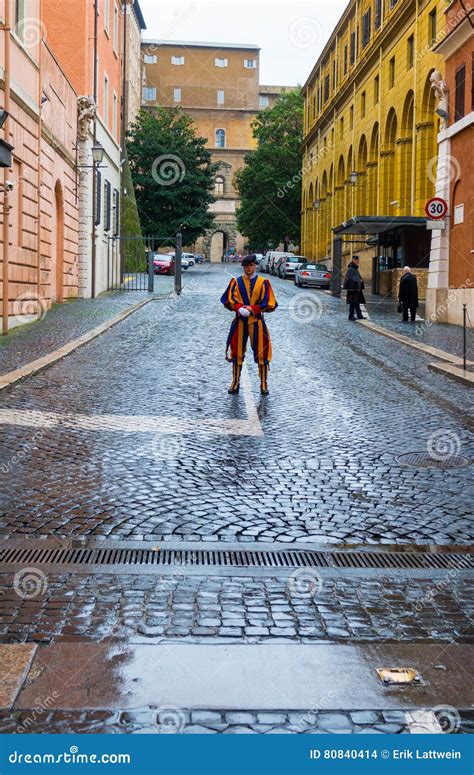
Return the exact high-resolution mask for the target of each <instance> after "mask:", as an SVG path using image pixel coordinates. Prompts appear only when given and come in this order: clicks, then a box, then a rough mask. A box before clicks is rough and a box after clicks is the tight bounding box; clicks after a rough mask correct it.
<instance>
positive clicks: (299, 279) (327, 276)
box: [294, 262, 332, 288]
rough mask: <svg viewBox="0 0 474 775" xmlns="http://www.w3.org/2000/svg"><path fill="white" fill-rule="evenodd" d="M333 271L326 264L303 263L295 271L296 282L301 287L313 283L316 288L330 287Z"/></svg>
mask: <svg viewBox="0 0 474 775" xmlns="http://www.w3.org/2000/svg"><path fill="white" fill-rule="evenodd" d="M331 277H332V272H330V271H329V269H328V268H327V266H326V265H325V264H311V263H309V262H308V263H306V264H302V265H301V266H300V267H299V268H298V269H297V270H296V272H295V276H294V283H295V285H297V286H298V287H299V288H302V287H303V286H304V285H312V286H313V287H314V288H329V287H330V285H331Z"/></svg>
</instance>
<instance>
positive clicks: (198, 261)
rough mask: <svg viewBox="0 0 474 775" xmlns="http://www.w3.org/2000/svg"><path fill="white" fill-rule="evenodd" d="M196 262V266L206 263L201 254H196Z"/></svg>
mask: <svg viewBox="0 0 474 775" xmlns="http://www.w3.org/2000/svg"><path fill="white" fill-rule="evenodd" d="M194 260H195V262H196V264H203V263H204V256H203V255H201V253H195V254H194Z"/></svg>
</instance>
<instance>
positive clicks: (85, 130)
mask: <svg viewBox="0 0 474 775" xmlns="http://www.w3.org/2000/svg"><path fill="white" fill-rule="evenodd" d="M96 111H97V106H96V104H95V102H94V100H93V99H92V97H78V99H77V136H78V138H79V140H87V138H88V136H89V124H90V122H91V121H93V120H94V118H95V115H96Z"/></svg>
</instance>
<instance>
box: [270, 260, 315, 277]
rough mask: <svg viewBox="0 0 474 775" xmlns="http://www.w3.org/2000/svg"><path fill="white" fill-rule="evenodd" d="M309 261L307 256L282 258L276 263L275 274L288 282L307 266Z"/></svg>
mask: <svg viewBox="0 0 474 775" xmlns="http://www.w3.org/2000/svg"><path fill="white" fill-rule="evenodd" d="M307 261H308V259H307V258H306V257H305V256H282V257H281V258H279V259H278V260H277V261H275V274H276V275H278V277H281V278H282V280H286V279H287V277H294V276H295V272H296V270H297V269H299V268H300V266H302V265H303V264H306V262H307Z"/></svg>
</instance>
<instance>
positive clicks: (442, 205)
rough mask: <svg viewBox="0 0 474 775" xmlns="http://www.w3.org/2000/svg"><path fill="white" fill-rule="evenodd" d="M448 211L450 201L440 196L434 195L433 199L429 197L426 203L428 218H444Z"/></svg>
mask: <svg viewBox="0 0 474 775" xmlns="http://www.w3.org/2000/svg"><path fill="white" fill-rule="evenodd" d="M447 212H448V203H447V202H446V200H445V199H441V197H440V196H434V197H433V199H429V200H428V201H427V203H426V205H425V213H426V215H427V217H428V218H432V219H433V220H435V221H436V220H438V219H441V218H444V217H445V215H446V213H447Z"/></svg>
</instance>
